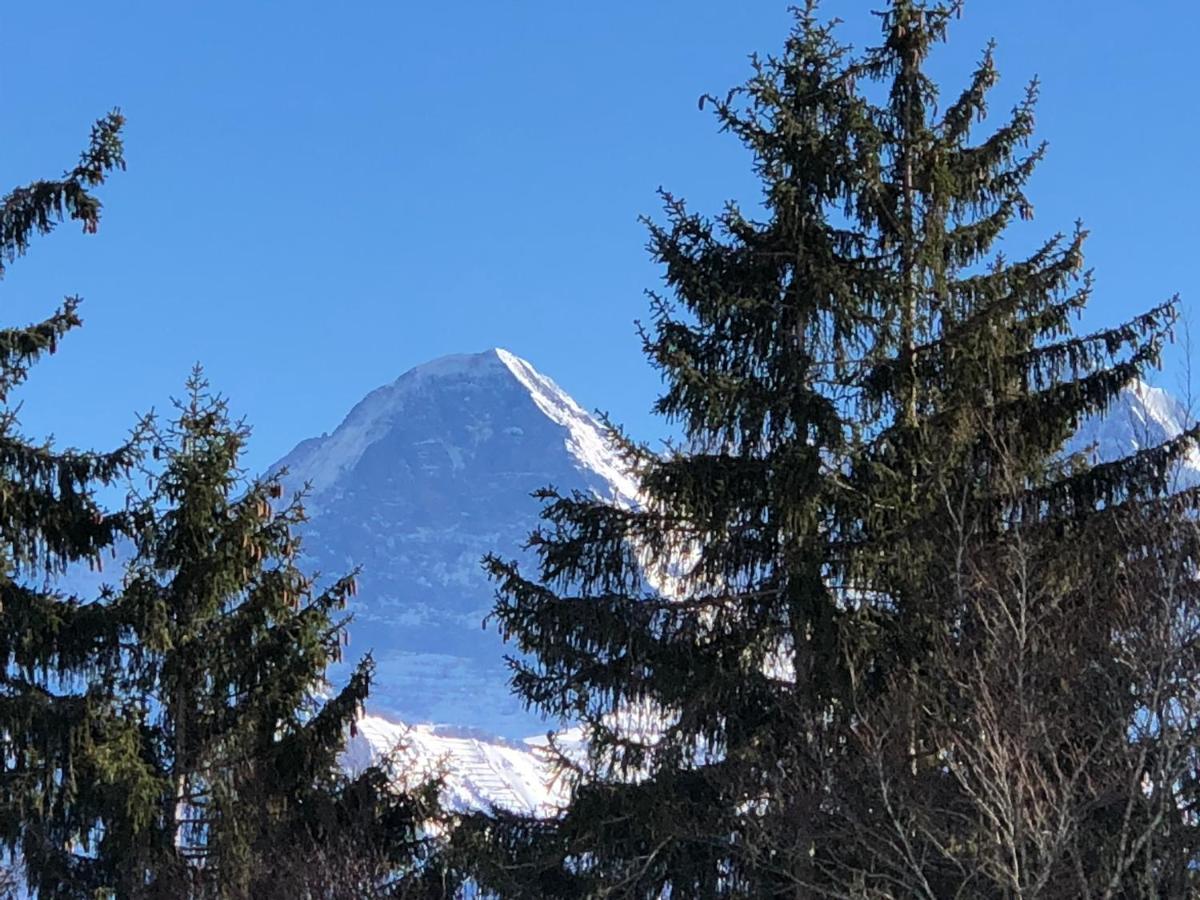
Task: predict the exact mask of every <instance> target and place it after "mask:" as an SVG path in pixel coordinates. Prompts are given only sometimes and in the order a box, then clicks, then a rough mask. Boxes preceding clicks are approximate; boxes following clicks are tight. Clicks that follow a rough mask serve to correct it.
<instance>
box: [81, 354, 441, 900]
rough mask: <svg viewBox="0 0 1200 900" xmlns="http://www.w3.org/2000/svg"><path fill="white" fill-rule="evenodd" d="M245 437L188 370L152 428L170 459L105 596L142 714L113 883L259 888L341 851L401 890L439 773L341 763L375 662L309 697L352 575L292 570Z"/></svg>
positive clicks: (292, 552) (330, 655) (271, 482)
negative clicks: (391, 775)
mask: <svg viewBox="0 0 1200 900" xmlns="http://www.w3.org/2000/svg"><path fill="white" fill-rule="evenodd" d="M246 436H247V431H246V429H245V428H244V427H243V426H241V425H238V424H235V423H231V422H230V421H229V419H228V417H227V413H226V408H225V404H224V402H223V401H221V400H220V399H219V398H214V397H210V396H209V395H208V394H207V393H206V385H205V383H204V382H203V380H202V379H201V377H200V375H199V373H198V372H197V373H196V374H194V375H193V377H192V379H191V381H190V382H189V385H188V399H187V401H186V402H185V403H184V404H182V405H181V407H180V410H179V419H178V421H177V422H176V423H175V424H174V425H173V426H172V427H171V428H170V430H168V431H167V432H166V433H165V434H157V433H156V434H155V443H154V450H155V456H156V457H159V458H161V459H163V460H164V463H165V464H164V468H163V470H162V471H161V473H157V474H155V475H153V476H152V478H151V485H152V490H151V491H150V492H149V494H148V496H147V497H146V498H145V500H144V501H143V503H142V504H141V507H140V510H139V515H138V519H139V529H138V538H137V545H138V552H137V555H136V558H135V559H134V560H133V561H132V562H131V563H130V565H129V568H128V572H127V575H126V578H125V585H124V588H123V590H122V592H121V595H120V597H119V599H118V600H117V602H116V607H117V608H119V610H120V614H121V616H122V618H123V621H124V623H125V624H126V627H127V628H128V629H129V634H130V637H131V641H130V644H129V651H128V653H127V654H126V655H125V659H124V668H123V671H122V672H120V673H113V674H114V677H115V678H116V680H117V681H118V684H119V694H120V696H121V697H122V698H124V699H125V700H126V702H127V706H126V707H125V712H126V715H130V716H133V717H135V718H136V720H137V725H138V742H137V744H136V745H131V746H129V747H128V748H121V749H122V750H127V751H128V756H127V764H126V766H125V767H124V769H123V771H125V772H126V773H127V774H128V776H131V777H129V778H128V780H127V781H125V783H124V785H123V786H124V787H125V789H126V790H127V791H128V792H129V793H130V795H131V796H136V797H137V802H136V803H134V804H131V805H130V807H129V809H128V811H127V812H126V813H125V814H124V815H122V814H121V813H120V812H118V811H115V810H112V809H109V810H107V811H106V815H105V817H104V819H103V823H102V826H103V831H104V838H103V839H102V844H101V855H102V856H103V857H104V858H105V859H106V860H110V861H111V865H112V872H113V875H114V878H115V880H114V882H113V884H114V885H115V886H116V888H117V894H118V895H119V896H163V897H168V896H169V897H178V896H196V897H208V896H212V897H258V896H265V895H267V894H268V893H270V891H272V890H274V885H276V884H279V883H282V882H283V881H284V879H285V877H286V878H294V877H295V876H296V873H297V871H298V870H302V869H303V865H304V864H305V861H306V860H310V859H314V858H316V857H317V856H318V854H322V855H323V854H324V851H326V850H327V849H328V848H329V847H333V846H338V847H341V848H343V849H344V850H346V851H347V852H353V853H355V854H359V856H357V857H355V859H369V860H371V861H372V863H373V864H375V865H376V866H377V870H378V872H379V873H380V875H379V878H380V881H381V883H382V882H383V881H384V880H387V881H388V883H389V884H392V883H393V882H394V884H393V887H394V889H395V890H394V892H395V893H396V895H399V892H400V890H401V887H402V885H401V880H402V876H404V875H405V873H408V872H411V871H413V870H415V868H416V867H417V865H418V863H419V862H420V861H421V860H422V859H423V857H424V856H425V853H426V850H427V841H426V840H425V839H424V838H422V832H421V829H422V827H423V826H424V824H425V823H426V822H432V821H433V816H434V811H435V810H436V790H437V785H436V784H432V783H431V784H428V785H425V786H424V787H422V788H421V789H420V790H418V791H415V792H414V793H413V794H411V795H409V794H404V793H401V792H399V791H397V790H394V789H393V788H392V787H391V782H390V780H389V779H388V778H387V777H386V773H385V772H384V771H383V770H380V769H368V770H366V771H365V772H363V773H362V774H361V775H359V776H357V777H350V776H348V775H345V774H343V773H342V772H341V770H340V769H339V766H338V760H337V757H338V754H339V753H340V752H341V750H342V747H343V744H344V740H345V735H346V733H347V731H348V730H352V729H353V722H354V719H355V718H356V716H357V715H358V714H359V713H360V712H361V707H362V704H363V701H364V700H365V699H366V696H367V692H368V689H369V686H370V679H371V672H372V668H373V665H372V662H371V660H370V658H369V657H367V658H366V659H364V660H363V661H362V662H360V663H359V665H358V666H357V668H356V670H355V671H354V673H353V674H352V676H351V677H350V679H349V681H348V682H347V684H346V685H345V686H344V687H343V688H342V689H341V690H340V691H338V692H337V693H336V694H334V695H332V696H330V697H329V698H328V699H325V700H324V701H319V700H318V699H317V697H318V695H319V694H320V692H321V691H322V690H323V689H324V687H325V679H324V675H325V670H326V668H327V667H328V666H329V665H330V664H332V663H334V662H336V661H339V660H340V659H341V656H342V647H343V645H344V641H345V638H346V631H345V627H344V624H345V623H344V621H343V620H339V619H338V618H337V611H338V610H340V609H342V608H343V607H344V606H345V602H346V598H347V596H348V595H349V594H350V593H352V592H353V590H354V583H355V582H354V576H353V575H349V576H346V577H344V578H342V579H339V580H338V581H336V582H334V583H333V584H332V585H330V586H329V587H327V588H325V589H322V590H316V589H315V588H314V581H313V578H312V577H310V576H308V575H306V574H304V573H303V572H302V571H301V570H300V569H298V568H297V566H296V564H295V558H296V555H297V553H298V552H299V549H300V545H299V541H298V539H297V538H296V537H295V535H294V530H295V528H296V527H297V526H298V525H299V524H300V523H301V522H303V520H304V510H303V506H302V503H301V498H300V497H294V498H291V499H290V500H289V501H287V502H283V501H280V502H279V503H277V504H275V505H273V504H272V500H273V499H274V498H279V497H280V496H281V493H282V492H281V488H280V485H279V482H278V480H277V479H276V478H270V479H265V480H258V481H254V482H251V483H249V484H247V483H246V482H245V481H244V476H243V473H242V472H241V470H240V469H239V468H238V459H239V456H240V454H241V452H242V448H243V444H244V441H245V438H246ZM330 862H332V863H336V860H332V861H330ZM347 865H349V862H347ZM297 887H299V885H297Z"/></svg>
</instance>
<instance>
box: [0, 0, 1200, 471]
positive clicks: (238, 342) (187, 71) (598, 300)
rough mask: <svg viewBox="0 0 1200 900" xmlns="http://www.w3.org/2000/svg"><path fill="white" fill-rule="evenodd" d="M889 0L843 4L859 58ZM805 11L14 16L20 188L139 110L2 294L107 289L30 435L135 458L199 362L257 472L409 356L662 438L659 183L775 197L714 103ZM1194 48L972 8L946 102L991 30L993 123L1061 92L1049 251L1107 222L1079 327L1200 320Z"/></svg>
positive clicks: (20, 315) (691, 7)
mask: <svg viewBox="0 0 1200 900" xmlns="http://www.w3.org/2000/svg"><path fill="white" fill-rule="evenodd" d="M878 5H880V4H879V3H878V2H872V0H865V2H859V0H828V2H827V3H826V5H825V10H826V12H827V13H829V14H831V15H837V16H839V17H841V18H843V19H845V20H847V21H846V25H845V28H844V32H843V34H844V36H845V38H846V39H847V40H849V41H851V42H854V43H857V44H859V45H860V46H861V45H862V44H864V43H869V42H870V41H871V40H872V39H873V38H874V37H875V28H876V25H875V20H874V19H873V17H871V16H870V15H869V12H868V11H869V9H871V8H872V7H873V6H878ZM788 24H789V16H788V13H787V11H786V7H785V3H783V2H763V0H741V2H736V3H734V2H712V0H655V2H651V0H609V2H605V3H589V4H583V3H572V2H563V0H554V2H550V0H528V2H488V3H485V2H478V0H477V2H470V3H462V2H459V3H451V2H444V3H412V2H383V0H374V2H367V0H362V2H350V3H340V4H335V3H328V2H319V3H318V2H298V0H292V2H286V3H285V2H282V0H279V2H253V0H237V2H232V0H208V2H204V3H153V2H137V3H135V2H129V0H115V2H110V3H105V4H80V3H57V2H38V3H23V4H6V5H5V6H4V9H3V11H2V12H0V36H2V38H3V43H4V47H5V50H4V53H3V54H0V92H2V94H0V98H2V100H3V105H4V111H5V119H6V123H7V138H6V140H5V141H4V142H3V144H0V179H2V180H3V187H4V189H7V188H8V187H9V186H11V185H15V184H17V183H23V182H25V181H27V180H29V179H31V178H35V177H38V176H43V175H47V174H53V173H57V172H58V171H60V170H61V169H63V168H65V167H66V166H68V165H70V164H71V163H72V162H73V160H74V158H75V155H76V154H77V152H78V151H79V150H80V149H81V148H82V146H83V143H84V140H85V137H86V134H87V129H88V126H89V123H90V121H91V120H92V119H94V118H95V117H96V116H98V115H100V114H102V113H103V112H105V111H106V110H107V109H109V108H110V107H112V106H120V107H121V108H122V109H123V111H124V112H125V114H126V115H127V117H128V120H129V124H128V129H127V136H126V137H127V148H128V153H127V155H128V160H129V170H128V172H126V173H125V174H123V175H120V176H119V177H117V178H116V179H115V180H114V181H113V182H112V183H111V185H110V186H109V187H107V188H105V190H104V194H103V197H104V200H105V204H106V213H105V218H104V221H103V223H102V226H101V229H100V233H99V234H98V235H97V236H94V237H87V238H85V237H83V236H82V235H79V234H77V233H76V232H75V230H74V229H64V230H62V231H61V232H60V233H57V234H55V235H54V236H52V237H50V238H48V239H44V240H42V241H39V242H38V243H37V244H36V245H35V246H34V248H33V250H32V252H31V253H30V255H29V256H28V257H27V258H25V259H23V260H20V261H18V262H17V263H16V264H14V266H13V267H12V268H11V269H10V271H9V273H8V275H7V277H6V279H5V282H4V283H3V284H2V285H0V294H2V296H3V301H4V307H3V309H4V316H3V321H4V322H5V323H6V324H7V323H13V322H23V321H26V320H29V319H32V318H35V317H39V316H41V315H43V314H44V313H46V312H47V311H48V310H49V309H50V308H51V307H52V306H53V305H54V304H55V303H56V302H57V300H58V299H60V298H61V297H62V296H63V295H65V294H69V293H79V294H81V295H83V296H84V298H85V304H84V307H83V314H84V318H85V322H86V324H85V327H84V328H83V329H82V330H80V331H79V332H77V333H76V334H75V335H74V336H72V338H71V339H70V340H69V341H68V342H67V343H66V344H65V345H64V346H63V348H62V349H61V350H60V352H59V353H58V354H57V355H56V356H54V357H53V358H51V359H50V360H48V361H47V362H45V363H43V364H42V365H41V366H39V367H38V369H36V370H35V372H34V375H33V377H32V379H31V382H30V384H29V386H28V387H27V388H26V389H24V390H23V391H22V393H21V395H20V399H21V400H23V401H24V403H25V408H24V413H23V421H24V422H25V425H26V429H27V431H30V432H32V433H34V434H45V433H47V432H53V433H54V434H55V435H56V437H57V439H58V441H59V443H63V444H74V445H95V446H107V445H110V444H112V443H114V442H115V441H117V440H119V439H120V438H121V436H122V435H123V434H124V433H125V431H126V430H127V429H128V428H129V427H130V425H131V424H132V422H133V418H134V413H135V412H137V411H142V410H146V409H148V408H150V407H152V406H155V407H158V408H160V409H161V408H163V407H164V405H165V404H166V401H167V398H168V397H169V396H171V395H172V393H177V392H178V389H179V388H180V386H181V385H182V382H183V380H184V377H185V376H186V374H187V372H188V369H189V367H190V366H191V364H192V363H193V362H194V361H197V360H199V361H201V362H203V363H204V364H205V366H206V367H207V369H208V371H209V374H210V377H211V379H212V381H213V382H214V384H215V386H216V387H217V388H219V389H220V390H221V391H223V392H224V393H226V394H228V395H229V396H230V398H231V400H232V403H233V406H234V408H235V409H236V410H237V411H239V412H240V413H244V414H245V415H246V416H247V417H248V419H249V420H250V422H251V424H252V425H253V426H254V428H255V435H256V436H255V440H254V442H253V446H252V451H251V455H250V457H249V459H248V462H249V464H250V466H251V467H252V468H254V469H259V468H263V467H265V466H266V465H267V464H269V463H270V462H272V461H273V460H274V459H276V458H278V457H279V456H281V455H282V454H284V453H285V452H286V451H287V450H289V449H290V448H291V447H292V446H293V445H294V444H295V443H296V442H297V441H299V440H300V439H302V438H305V437H308V436H311V435H313V434H318V433H320V432H322V431H326V430H331V429H332V428H333V427H335V426H336V425H337V423H338V422H339V421H340V419H341V417H342V416H343V415H344V414H345V413H346V412H347V411H348V410H349V408H350V406H351V405H352V404H353V403H354V402H355V401H357V400H358V399H359V398H360V397H362V395H364V394H365V393H366V392H367V391H369V390H371V389H372V388H374V387H376V386H378V385H380V384H383V383H385V382H388V381H391V380H393V379H394V378H395V377H397V376H398V375H399V374H401V373H402V372H403V371H405V370H406V369H408V368H410V367H411V366H413V365H416V364H418V363H420V362H422V361H424V360H427V359H430V358H433V357H436V356H439V355H442V354H445V353H454V352H471V351H476V350H482V349H485V348H487V347H491V346H496V345H499V346H504V347H507V348H508V349H510V350H512V351H514V352H515V353H517V354H519V355H521V356H524V357H526V358H527V359H529V360H530V361H531V362H533V364H534V365H535V366H537V367H538V368H540V369H541V370H542V371H544V372H545V373H547V374H549V375H550V376H552V377H553V378H555V379H556V380H557V381H558V382H559V383H560V384H561V385H563V386H564V387H565V388H566V389H567V390H569V391H570V392H572V393H573V394H574V395H575V396H576V398H577V399H579V401H580V402H581V403H582V404H583V405H584V406H586V407H588V408H595V407H601V408H603V409H606V410H608V411H609V412H611V413H612V414H613V416H614V417H615V418H616V419H617V420H618V421H620V422H623V423H624V424H626V425H627V426H628V428H629V429H630V430H631V432H632V433H633V434H634V435H636V436H639V437H643V438H654V437H655V436H657V435H661V434H663V433H664V432H665V430H664V428H663V427H662V426H661V425H660V424H659V423H657V422H656V421H655V420H653V419H652V418H651V417H650V415H649V407H650V405H651V403H652V401H653V398H654V396H655V393H656V391H657V388H658V379H657V376H656V374H655V373H654V372H653V370H651V369H650V368H649V366H648V365H647V364H646V362H645V361H644V359H643V358H642V356H641V353H640V349H639V345H638V341H637V339H636V337H635V334H634V328H633V320H634V319H636V318H638V317H641V316H643V315H645V312H646V302H645V299H644V297H643V293H642V292H643V290H644V289H645V288H648V287H653V286H655V285H656V282H657V278H658V272H657V270H656V269H655V268H654V267H653V266H652V265H651V264H650V262H649V261H648V258H647V256H646V253H645V251H644V244H645V234H644V231H643V229H642V228H641V226H640V225H639V224H638V222H637V217H638V215H639V214H642V213H647V214H650V215H656V214H657V201H656V198H655V189H656V188H657V187H658V186H659V185H662V186H664V187H667V188H669V189H670V190H672V191H673V192H675V193H676V194H678V195H681V196H683V197H685V198H687V199H688V200H689V202H690V203H691V204H692V205H693V206H694V207H696V208H697V209H700V210H705V211H715V210H716V209H717V208H718V207H719V205H720V203H721V202H723V201H724V200H725V199H727V198H738V199H742V200H751V201H752V200H753V198H754V196H755V186H754V183H753V181H752V179H751V177H750V172H749V166H748V159H747V157H746V155H745V154H744V153H743V152H742V151H741V149H740V148H739V147H738V146H737V144H736V142H735V141H734V140H733V139H732V138H730V137H729V136H727V135H719V134H717V133H716V129H715V127H714V123H713V120H712V119H711V117H710V116H709V115H708V114H707V113H701V112H699V111H698V110H697V104H696V100H697V98H698V97H699V95H700V94H701V93H704V92H706V91H707V92H721V91H724V90H726V89H728V88H729V87H732V86H733V85H735V84H737V83H739V82H741V81H742V80H743V79H744V77H745V76H746V74H747V64H746V57H747V55H748V54H749V53H750V52H751V51H754V50H759V51H773V50H775V49H777V48H778V47H779V46H780V44H781V43H782V40H783V37H784V34H785V32H786V29H787V27H788ZM1197 34H1200V7H1198V6H1197V5H1195V4H1193V3H1190V2H1188V3H1185V2H1177V0H1153V2H1149V3H1144V4H1129V3H1127V2H1120V3H1118V2H1115V0H1113V2H1109V0H1003V2H1001V0H974V2H968V4H967V11H966V15H965V17H964V18H963V20H962V21H961V22H959V23H958V24H957V26H956V27H955V29H954V31H953V33H952V40H951V44H950V45H949V46H948V47H946V48H944V49H943V50H942V51H941V53H940V54H939V56H938V57H937V60H936V65H935V71H936V72H937V74H938V75H939V77H940V78H941V79H942V80H943V83H944V84H945V85H946V89H947V91H951V90H953V89H954V88H956V87H957V85H958V84H959V83H960V80H961V78H962V77H964V76H965V75H966V74H967V73H968V72H969V70H970V67H971V66H972V64H973V63H974V62H975V60H976V59H977V58H978V56H979V52H980V50H981V48H982V47H983V45H984V44H985V42H986V40H987V39H988V38H989V37H995V38H996V40H997V41H998V42H999V49H998V60H999V65H1000V69H1001V72H1002V76H1003V81H1002V84H1001V87H1000V88H999V89H998V90H997V92H996V95H995V97H996V99H995V102H994V105H993V109H994V110H995V111H996V112H997V114H999V113H1001V112H1004V111H1006V110H1007V109H1008V108H1009V106H1010V105H1011V103H1012V101H1013V100H1014V99H1015V98H1016V96H1017V94H1018V92H1019V90H1020V89H1021V87H1022V85H1023V83H1024V82H1025V80H1026V79H1027V78H1029V77H1030V76H1032V75H1034V74H1038V75H1040V77H1041V79H1042V85H1043V87H1042V104H1041V107H1040V115H1039V123H1040V134H1041V136H1042V137H1044V138H1046V139H1047V140H1048V141H1049V142H1050V156H1049V158H1048V160H1047V161H1046V163H1045V164H1044V165H1043V167H1042V169H1041V171H1040V173H1039V174H1038V176H1037V177H1036V180H1035V182H1034V184H1033V188H1032V199H1033V200H1034V203H1035V206H1036V209H1037V218H1036V223H1035V224H1036V227H1037V229H1038V230H1037V232H1036V233H1037V234H1048V233H1051V232H1053V231H1056V230H1059V229H1068V228H1069V227H1070V225H1071V223H1072V222H1073V221H1074V220H1075V218H1076V217H1082V218H1083V219H1084V220H1085V223H1086V224H1087V226H1088V227H1089V228H1091V230H1092V233H1093V237H1092V240H1091V242H1090V246H1089V262H1090V264H1091V265H1093V266H1094V267H1095V268H1096V271H1097V274H1098V277H1099V282H1098V291H1097V295H1096V299H1095V302H1094V305H1093V308H1092V310H1091V311H1090V312H1089V314H1088V316H1087V318H1086V320H1085V321H1084V323H1083V326H1084V327H1097V326H1099V325H1102V324H1105V323H1112V322H1116V321H1118V320H1120V319H1121V318H1123V317H1126V316H1128V315H1131V314H1132V313H1133V312H1135V311H1137V310H1139V309H1142V308H1144V307H1146V306H1148V305H1150V304H1152V303H1154V302H1157V301H1159V300H1161V299H1163V298H1164V297H1166V296H1168V295H1170V294H1171V293H1174V292H1180V293H1181V294H1183V295H1184V298H1185V303H1186V305H1187V306H1188V308H1190V309H1195V308H1196V307H1195V299H1196V296H1197V295H1200V291H1198V290H1197V289H1196V281H1197V278H1196V275H1195V272H1194V269H1195V263H1194V257H1195V252H1194V247H1195V244H1196V240H1197V224H1196V222H1197V216H1196V206H1197V201H1198V200H1200V180H1198V176H1197V174H1196V167H1195V152H1194V145H1195V143H1196V138H1197V131H1198V129H1200V126H1198V125H1197V117H1196V113H1195V111H1196V108H1197V93H1198V90H1197V89H1198V87H1200V78H1198V76H1197V75H1196V68H1195V60H1194V56H1195V52H1196V48H1195V37H1196V35H1197ZM1196 330H1197V334H1198V340H1200V323H1198V324H1197V328H1196ZM1180 359H1181V357H1180V355H1179V353H1178V351H1176V353H1175V355H1174V356H1173V357H1172V359H1171V361H1170V364H1169V368H1168V371H1166V372H1164V373H1163V374H1162V375H1161V376H1160V377H1159V383H1160V384H1162V385H1163V386H1165V387H1169V388H1174V387H1175V386H1176V384H1177V382H1178V380H1179V377H1180V373H1181V371H1182V369H1183V366H1182V365H1181V363H1180ZM80 384H82V385H84V386H85V390H84V392H82V393H81V392H80V391H79V390H78V386H79V385H80Z"/></svg>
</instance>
